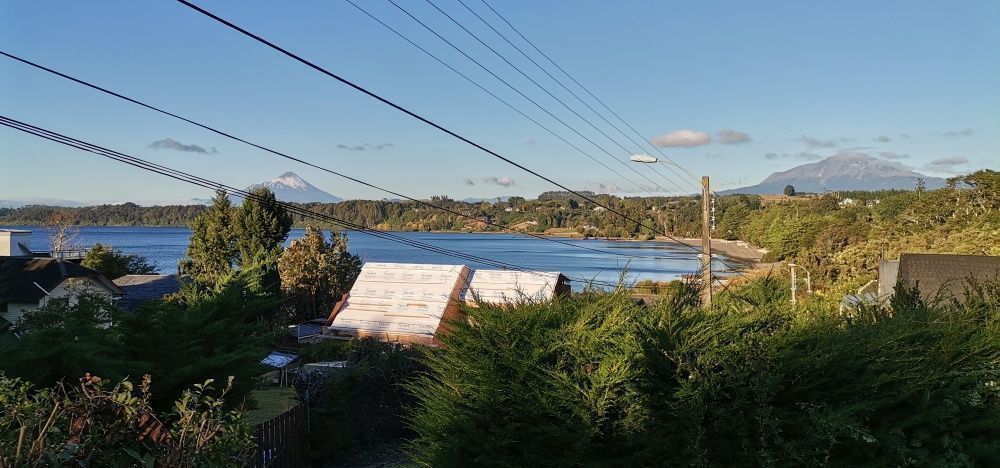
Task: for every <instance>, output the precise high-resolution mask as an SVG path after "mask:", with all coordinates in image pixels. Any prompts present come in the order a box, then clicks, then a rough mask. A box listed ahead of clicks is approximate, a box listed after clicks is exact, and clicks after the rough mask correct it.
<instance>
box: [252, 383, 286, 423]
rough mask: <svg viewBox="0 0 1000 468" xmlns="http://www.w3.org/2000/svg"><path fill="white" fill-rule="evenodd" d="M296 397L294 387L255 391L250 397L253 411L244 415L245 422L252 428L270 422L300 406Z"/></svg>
mask: <svg viewBox="0 0 1000 468" xmlns="http://www.w3.org/2000/svg"><path fill="white" fill-rule="evenodd" d="M296 396H297V395H296V393H295V389H294V388H292V387H266V388H261V389H257V390H253V391H251V392H250V395H249V398H250V401H251V402H252V403H251V404H252V406H253V409H251V410H249V411H247V412H246V414H244V415H243V420H244V421H246V423H247V424H249V425H251V426H254V425H257V424H260V423H262V422H265V421H269V420H271V419H273V418H275V417H277V416H279V415H281V414H282V413H284V412H285V411H288V410H290V409H292V407H294V406H295V405H296V404H298V400H296Z"/></svg>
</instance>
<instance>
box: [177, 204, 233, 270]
mask: <svg viewBox="0 0 1000 468" xmlns="http://www.w3.org/2000/svg"><path fill="white" fill-rule="evenodd" d="M235 211H236V210H235V209H234V208H233V205H232V202H230V201H229V196H228V195H227V194H226V192H225V191H224V190H219V191H218V192H216V194H215V197H214V198H213V199H212V206H211V207H210V208H209V209H208V210H207V211H205V212H203V213H201V214H200V215H198V217H196V218H195V219H194V222H193V223H192V224H191V231H192V232H191V243H190V244H189V245H188V250H187V258H185V259H183V260H181V262H180V264H179V268H180V270H181V271H182V272H184V273H186V274H188V275H190V276H191V278H193V279H194V280H195V282H196V283H198V284H199V285H201V286H204V287H209V288H212V287H214V286H215V285H216V284H218V283H219V282H220V280H222V279H223V278H227V277H229V276H230V274H231V273H232V272H233V261H234V259H235V257H236V238H235V235H234V231H233V229H232V227H233V218H234V214H235Z"/></svg>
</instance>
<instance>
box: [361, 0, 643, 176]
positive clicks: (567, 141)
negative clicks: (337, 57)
mask: <svg viewBox="0 0 1000 468" xmlns="http://www.w3.org/2000/svg"><path fill="white" fill-rule="evenodd" d="M344 1H346V2H347V3H349V4H351V6H353V7H354V8H357V9H358V10H359V11H361V12H362V13H364V14H365V15H367V16H368V17H369V18H371V19H372V20H374V21H376V22H377V23H378V24H381V25H382V26H383V27H385V28H386V29H388V30H389V31H392V32H393V33H394V34H396V35H397V36H399V37H400V38H401V39H403V40H404V41H406V42H408V43H410V44H411V45H412V46H413V47H416V48H417V49H419V50H420V51H421V52H423V53H425V54H427V55H428V56H430V57H431V58H433V59H434V60H436V61H437V62H438V63H440V64H441V65H444V66H445V67H447V68H448V69H449V70H451V71H453V72H455V73H456V74H458V76H461V77H462V78H464V79H465V80H466V81H468V82H469V83H472V84H473V85H474V86H476V87H477V88H479V89H480V90H482V91H483V92H484V93H486V94H489V95H490V96H493V98H494V99H496V100H498V101H500V102H502V103H503V104H504V105H506V106H507V107H509V108H511V109H512V110H513V111H514V112H517V113H518V114H520V115H521V116H522V117H524V118H526V119H528V120H530V121H531V122H532V123H534V124H535V125H537V126H539V127H541V128H542V130H545V131H546V132H548V133H549V134H551V135H552V136H554V137H556V138H558V139H559V140H561V141H562V142H563V143H566V144H567V145H569V146H571V147H572V148H573V149H575V150H577V151H578V152H580V154H582V155H584V156H586V157H588V158H590V160H592V161H594V162H596V163H597V164H600V165H601V166H603V167H604V168H605V169H607V170H609V171H611V172H612V173H613V174H615V175H617V176H618V177H621V178H622V180H624V181H626V182H628V183H630V184H632V185H633V186H635V187H636V188H637V189H639V190H642V187H640V186H638V185H636V184H635V182H632V181H631V180H629V178H628V177H625V176H624V175H623V174H622V173H620V172H618V171H616V170H615V169H613V168H611V167H610V166H608V165H607V164H605V163H604V162H603V161H601V160H599V159H597V158H595V157H594V156H593V155H591V154H590V153H588V152H586V151H584V150H583V149H582V148H580V147H579V146H577V145H576V144H574V143H572V142H570V141H569V140H567V139H566V138H563V137H562V136H561V135H559V134H558V133H556V132H554V131H553V130H551V129H549V128H548V127H546V126H545V125H544V124H542V123H541V122H539V121H538V120H536V119H534V118H533V117H531V116H529V115H528V114H526V113H524V111H522V110H520V109H518V108H517V107H514V105H513V104H511V103H510V102H508V101H507V100H505V99H504V98H502V97H500V96H498V95H496V93H494V92H492V91H490V90H488V89H486V88H485V87H484V86H483V85H481V84H479V83H478V82H476V81H475V80H473V79H472V78H469V76H468V75H466V74H464V73H462V72H461V71H459V70H458V69H456V68H455V67H453V66H451V65H449V64H448V63H447V62H445V61H444V60H442V59H441V58H439V57H438V56H436V55H434V54H433V53H431V52H430V51H428V50H427V49H425V48H424V47H422V46H420V45H419V44H417V43H416V42H414V41H413V40H411V39H410V38H408V37H406V35H404V34H403V33H401V32H399V31H398V30H396V29H395V28H393V27H392V26H389V25H388V24H387V23H385V22H384V21H382V20H381V19H379V18H378V17H376V16H375V15H373V14H372V13H370V12H369V11H368V10H365V9H364V8H362V7H361V6H359V5H358V4H357V3H354V2H353V1H351V0H344ZM470 60H471V57H470ZM480 66H481V67H482V65H480ZM484 68H485V67H484ZM494 76H495V75H494ZM497 79H500V78H499V77H497ZM500 81H503V80H502V79H500ZM508 86H510V85H509V84H508ZM526 98H527V97H526ZM529 100H530V99H529ZM535 105H536V106H538V104H537V103H535ZM539 107H541V106H539ZM543 110H544V109H543ZM557 120H558V119H557ZM564 125H565V124H564Z"/></svg>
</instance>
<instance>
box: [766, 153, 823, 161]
mask: <svg viewBox="0 0 1000 468" xmlns="http://www.w3.org/2000/svg"><path fill="white" fill-rule="evenodd" d="M764 158H766V159H779V158H794V159H802V160H804V161H819V160H820V159H823V155H821V154H816V153H807V152H805V151H802V152H799V153H795V154H790V153H767V154H765V155H764Z"/></svg>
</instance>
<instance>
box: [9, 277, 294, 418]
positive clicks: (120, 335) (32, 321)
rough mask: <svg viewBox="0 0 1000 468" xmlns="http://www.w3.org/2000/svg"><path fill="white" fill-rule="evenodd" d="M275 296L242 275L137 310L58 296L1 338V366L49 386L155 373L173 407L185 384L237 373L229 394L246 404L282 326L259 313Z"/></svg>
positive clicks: (160, 397)
mask: <svg viewBox="0 0 1000 468" xmlns="http://www.w3.org/2000/svg"><path fill="white" fill-rule="evenodd" d="M274 304H275V301H274V300H273V299H268V298H259V297H253V296H251V295H250V294H248V293H247V291H246V287H245V283H244V282H243V281H242V280H241V279H239V278H237V279H234V280H233V281H231V282H229V283H227V284H226V285H225V286H223V287H222V288H221V289H220V290H219V291H217V292H214V293H210V294H202V295H195V294H191V295H187V296H184V297H183V298H181V299H178V300H171V301H162V302H159V301H157V302H150V303H148V304H145V305H144V306H142V307H140V309H139V311H138V312H137V313H129V312H126V311H123V310H121V309H118V308H117V307H115V306H114V305H113V304H111V303H110V301H109V300H108V299H107V298H105V297H103V296H98V295H89V294H83V295H81V297H80V298H79V300H78V301H77V302H76V303H73V304H70V303H68V302H64V301H52V302H50V303H49V304H48V305H46V306H45V307H40V308H38V309H36V310H32V311H29V312H27V313H26V314H25V315H24V316H23V317H22V318H21V319H20V320H19V321H18V323H17V324H15V326H14V331H16V332H18V333H19V335H20V336H19V337H13V336H0V356H2V358H0V371H2V372H5V373H6V374H7V375H9V376H11V377H19V378H22V379H25V380H27V381H29V382H31V383H33V384H36V385H41V386H46V387H47V386H51V385H55V384H56V383H58V382H59V381H61V380H63V379H66V378H68V379H74V378H76V376H80V375H83V374H85V373H88V372H89V373H94V374H97V373H100V374H101V375H103V376H104V377H105V378H108V379H111V380H121V379H124V378H126V377H129V376H132V377H135V376H138V375H143V374H144V373H147V372H148V373H150V374H152V375H153V395H154V396H153V398H152V400H151V404H152V405H153V407H154V408H156V409H158V410H162V409H166V408H169V407H170V405H172V404H173V402H174V400H176V399H177V398H178V397H179V396H180V395H181V392H182V391H183V390H184V389H185V388H189V387H190V386H191V385H194V384H196V383H199V382H204V381H205V380H208V379H215V380H217V381H220V380H222V379H225V378H226V377H227V376H231V375H232V376H235V377H236V380H235V383H234V384H233V385H234V388H233V389H232V391H231V393H230V398H229V400H230V401H231V402H233V403H235V404H239V403H241V402H242V399H243V397H244V396H245V395H246V394H247V393H248V392H249V391H250V388H251V387H252V385H253V382H254V378H255V377H256V376H258V375H260V374H261V373H262V369H261V366H260V364H259V363H260V360H261V359H262V358H263V357H264V356H266V355H267V351H268V348H269V345H270V344H271V342H272V340H273V337H274V332H273V330H272V328H271V327H270V326H269V325H267V324H266V323H263V322H262V321H261V320H260V319H259V317H260V315H262V314H263V311H266V310H268V309H270V308H272V307H273V306H274Z"/></svg>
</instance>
